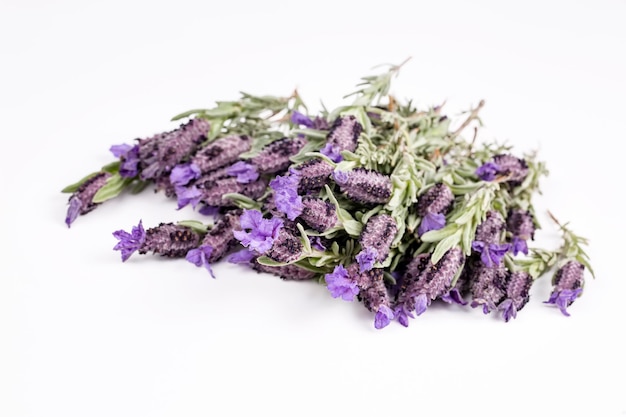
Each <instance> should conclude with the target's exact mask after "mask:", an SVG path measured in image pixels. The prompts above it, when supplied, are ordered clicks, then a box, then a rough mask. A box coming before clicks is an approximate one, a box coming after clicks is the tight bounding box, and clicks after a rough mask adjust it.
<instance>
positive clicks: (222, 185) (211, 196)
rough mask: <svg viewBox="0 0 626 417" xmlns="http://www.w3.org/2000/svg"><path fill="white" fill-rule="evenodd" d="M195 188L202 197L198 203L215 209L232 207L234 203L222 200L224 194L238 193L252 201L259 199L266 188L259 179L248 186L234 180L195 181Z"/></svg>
mask: <svg viewBox="0 0 626 417" xmlns="http://www.w3.org/2000/svg"><path fill="white" fill-rule="evenodd" d="M195 186H196V187H197V188H198V189H199V190H200V192H201V193H202V196H201V197H200V201H201V202H203V203H205V204H207V205H209V206H216V207H233V206H234V203H233V202H232V201H231V200H230V199H228V198H223V197H224V195H225V194H229V193H238V194H242V195H244V196H246V197H249V198H251V199H253V200H255V199H257V198H259V197H261V196H262V195H263V193H264V192H265V190H266V188H267V181H266V180H265V179H264V178H260V179H258V180H257V181H254V182H251V183H249V184H242V183H240V182H238V181H237V179H236V178H233V177H230V178H222V179H218V180H214V181H213V180H207V181H200V180H197V181H196V184H195Z"/></svg>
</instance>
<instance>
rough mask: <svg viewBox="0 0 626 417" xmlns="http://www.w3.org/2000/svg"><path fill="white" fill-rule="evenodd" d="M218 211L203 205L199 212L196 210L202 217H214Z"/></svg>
mask: <svg viewBox="0 0 626 417" xmlns="http://www.w3.org/2000/svg"><path fill="white" fill-rule="evenodd" d="M219 211H220V208H219V207H215V206H209V205H206V204H205V205H203V206H202V207H201V208H200V210H198V213H200V214H202V215H204V216H215V215H216V214H217V213H219Z"/></svg>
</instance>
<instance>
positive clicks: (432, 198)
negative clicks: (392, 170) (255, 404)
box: [417, 182, 454, 217]
mask: <svg viewBox="0 0 626 417" xmlns="http://www.w3.org/2000/svg"><path fill="white" fill-rule="evenodd" d="M453 203H454V194H452V190H450V187H448V186H447V185H446V184H444V183H442V182H439V183H436V184H435V185H433V186H432V187H430V188H429V189H428V190H427V191H426V192H425V193H423V194H422V195H420V196H419V199H418V200H417V215H418V216H420V217H425V216H426V215H427V214H428V213H432V214H444V215H445V214H447V213H448V212H449V211H450V209H451V208H452V204H453Z"/></svg>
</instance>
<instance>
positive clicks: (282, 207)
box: [270, 171, 304, 220]
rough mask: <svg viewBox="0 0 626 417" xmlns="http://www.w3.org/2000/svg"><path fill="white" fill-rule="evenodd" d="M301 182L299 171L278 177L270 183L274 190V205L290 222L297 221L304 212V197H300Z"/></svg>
mask: <svg viewBox="0 0 626 417" xmlns="http://www.w3.org/2000/svg"><path fill="white" fill-rule="evenodd" d="M299 181H300V178H299V176H298V173H297V171H292V172H290V173H289V175H285V176H277V177H276V178H274V179H273V180H272V181H270V187H271V188H272V190H274V205H275V206H276V208H277V209H278V210H279V211H280V212H281V213H284V214H285V215H286V216H287V218H288V219H289V220H295V219H296V217H298V216H299V215H300V214H301V213H302V210H304V204H303V203H302V197H300V196H299V195H298V183H299Z"/></svg>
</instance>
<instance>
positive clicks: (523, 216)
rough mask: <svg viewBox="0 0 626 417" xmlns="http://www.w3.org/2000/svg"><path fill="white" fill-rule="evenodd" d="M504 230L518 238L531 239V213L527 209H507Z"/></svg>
mask: <svg viewBox="0 0 626 417" xmlns="http://www.w3.org/2000/svg"><path fill="white" fill-rule="evenodd" d="M506 230H507V231H508V232H510V233H511V234H512V235H513V236H517V237H519V238H520V239H524V240H528V239H533V238H534V236H535V222H534V220H533V215H532V214H531V212H530V211H528V210H521V209H512V210H509V212H508V214H507V217H506Z"/></svg>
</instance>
